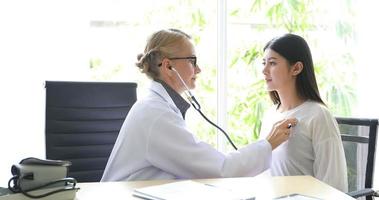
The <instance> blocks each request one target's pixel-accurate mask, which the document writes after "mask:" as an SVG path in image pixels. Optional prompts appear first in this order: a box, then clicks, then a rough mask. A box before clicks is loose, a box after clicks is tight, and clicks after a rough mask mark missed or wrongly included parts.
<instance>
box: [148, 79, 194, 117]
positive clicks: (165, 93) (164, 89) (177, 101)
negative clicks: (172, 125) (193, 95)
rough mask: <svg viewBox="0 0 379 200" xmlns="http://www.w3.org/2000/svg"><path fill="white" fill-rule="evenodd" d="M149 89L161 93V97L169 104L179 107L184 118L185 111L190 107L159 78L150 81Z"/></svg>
mask: <svg viewBox="0 0 379 200" xmlns="http://www.w3.org/2000/svg"><path fill="white" fill-rule="evenodd" d="M151 90H153V91H155V92H157V93H158V94H160V95H162V97H163V98H164V99H165V100H166V101H168V102H169V103H170V104H172V105H175V107H176V108H178V109H179V111H180V113H181V114H182V116H183V119H185V115H186V112H187V110H188V108H189V107H190V104H189V103H188V102H187V101H186V100H184V98H183V97H182V96H180V95H179V94H178V93H177V92H176V91H175V90H174V89H172V88H171V87H170V86H169V85H167V84H166V83H165V82H163V81H161V80H154V81H153V82H152V86H151Z"/></svg>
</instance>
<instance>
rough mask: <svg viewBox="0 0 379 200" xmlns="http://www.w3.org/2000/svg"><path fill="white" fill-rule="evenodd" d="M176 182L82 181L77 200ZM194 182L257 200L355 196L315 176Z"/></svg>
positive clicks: (126, 195) (127, 195) (110, 196)
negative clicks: (304, 196) (294, 194)
mask: <svg viewBox="0 0 379 200" xmlns="http://www.w3.org/2000/svg"><path fill="white" fill-rule="evenodd" d="M174 181H175V180H154V181H133V182H102V183H79V184H78V186H79V187H80V190H79V191H78V192H77V194H76V200H89V199H91V200H96V199H139V198H136V197H133V195H132V192H133V189H135V188H141V187H145V186H152V185H159V184H164V183H170V182H174ZM194 181H198V182H202V183H209V184H212V185H216V186H220V187H224V188H229V189H231V190H232V191H233V192H238V193H239V194H243V195H245V194H246V197H251V196H255V197H256V200H261V199H273V198H276V197H279V196H284V195H289V194H293V193H298V194H303V195H308V196H312V197H318V198H321V199H340V200H343V199H353V198H352V197H350V196H348V195H346V194H345V193H343V192H340V191H338V190H337V189H334V188H333V187H331V186H329V185H327V184H325V183H323V182H321V181H319V180H317V179H315V178H313V177H311V176H284V177H267V176H258V177H244V178H221V179H196V180H194Z"/></svg>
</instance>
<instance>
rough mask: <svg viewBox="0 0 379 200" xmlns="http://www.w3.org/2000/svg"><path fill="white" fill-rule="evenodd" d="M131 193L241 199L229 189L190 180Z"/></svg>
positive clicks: (163, 199) (163, 198)
mask: <svg viewBox="0 0 379 200" xmlns="http://www.w3.org/2000/svg"><path fill="white" fill-rule="evenodd" d="M133 195H134V196H137V197H141V198H144V199H151V200H174V199H175V200H177V199H183V200H187V199H188V200H189V199H191V200H193V199H219V200H236V199H243V198H239V197H238V195H237V194H235V193H233V192H232V191H231V190H229V189H226V188H221V187H217V186H214V185H210V184H204V183H199V182H195V181H191V180H188V181H179V182H174V183H167V184H163V185H157V186H149V187H144V188H138V189H135V190H134V192H133ZM249 199H254V198H249Z"/></svg>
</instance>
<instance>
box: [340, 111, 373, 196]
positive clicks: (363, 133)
mask: <svg viewBox="0 0 379 200" xmlns="http://www.w3.org/2000/svg"><path fill="white" fill-rule="evenodd" d="M336 119H337V122H338V125H339V128H340V131H341V137H342V141H343V146H344V150H345V155H346V162H347V170H348V181H349V192H348V194H349V195H350V196H352V197H354V198H359V197H361V198H360V199H364V198H363V197H366V200H368V199H370V200H372V199H374V196H378V194H377V192H376V191H374V190H373V189H372V182H373V176H374V164H375V163H374V161H375V148H376V134H377V129H378V119H361V118H342V117H336Z"/></svg>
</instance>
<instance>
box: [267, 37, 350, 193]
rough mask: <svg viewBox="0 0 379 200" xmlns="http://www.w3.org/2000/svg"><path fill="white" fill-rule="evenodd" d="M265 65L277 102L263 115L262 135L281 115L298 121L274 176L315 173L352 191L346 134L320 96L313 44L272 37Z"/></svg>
mask: <svg viewBox="0 0 379 200" xmlns="http://www.w3.org/2000/svg"><path fill="white" fill-rule="evenodd" d="M263 65H264V69H263V74H264V78H265V81H266V84H267V89H268V91H269V95H270V98H271V100H272V102H273V104H274V105H273V107H272V108H271V109H270V110H269V111H268V112H266V114H265V117H264V118H263V122H262V130H261V133H269V132H270V129H271V127H272V125H273V124H274V123H275V122H276V121H278V120H280V119H284V118H289V117H296V118H297V119H298V124H297V126H296V127H294V128H293V129H292V132H291V136H290V138H289V140H288V141H286V142H285V143H283V145H281V146H279V147H278V148H277V149H275V150H274V151H273V156H272V163H271V168H270V171H271V174H272V175H273V176H292V175H311V176H314V177H316V178H317V179H319V180H321V181H323V182H325V183H327V184H329V185H331V186H333V187H335V188H337V189H339V190H341V191H343V192H347V188H348V186H347V169H346V160H345V153H344V150H343V146H342V141H341V137H340V132H339V129H338V125H337V122H336V120H335V118H334V117H333V116H332V114H331V113H330V112H329V111H328V108H327V107H326V105H325V104H324V102H323V101H322V99H321V97H320V94H319V91H318V87H317V82H316V77H315V73H314V68H313V61H312V55H311V51H310V49H309V47H308V44H307V42H306V41H305V40H304V39H303V38H302V37H300V36H297V35H294V34H285V35H283V36H281V37H278V38H274V39H272V40H271V41H269V42H268V43H267V44H266V46H265V48H264V58H263ZM260 137H261V138H265V137H266V135H264V134H263V135H261V136H260Z"/></svg>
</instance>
